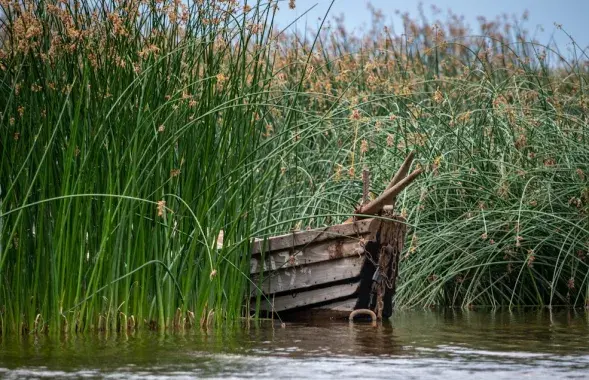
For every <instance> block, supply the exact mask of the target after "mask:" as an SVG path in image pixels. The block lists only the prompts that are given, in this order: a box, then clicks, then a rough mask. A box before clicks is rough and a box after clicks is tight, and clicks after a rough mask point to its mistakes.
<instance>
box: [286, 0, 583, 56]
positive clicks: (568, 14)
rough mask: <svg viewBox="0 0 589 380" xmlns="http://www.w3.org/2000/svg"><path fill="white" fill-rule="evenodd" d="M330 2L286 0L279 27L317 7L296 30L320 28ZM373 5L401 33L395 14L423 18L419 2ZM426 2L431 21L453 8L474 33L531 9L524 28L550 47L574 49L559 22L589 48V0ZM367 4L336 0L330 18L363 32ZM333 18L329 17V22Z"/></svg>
mask: <svg viewBox="0 0 589 380" xmlns="http://www.w3.org/2000/svg"><path fill="white" fill-rule="evenodd" d="M330 3H331V1H330V0H296V8H295V9H294V10H292V9H289V7H288V0H284V1H281V2H280V10H279V12H278V16H277V18H276V21H277V23H278V25H280V26H286V25H287V24H288V23H290V22H292V21H293V20H295V19H296V18H297V17H298V16H300V15H302V14H303V13H304V12H305V11H306V10H308V9H309V8H311V7H313V6H314V5H316V6H315V8H314V9H312V10H311V11H310V12H309V14H307V15H306V16H304V17H303V18H301V20H299V21H298V22H297V25H296V27H297V28H299V29H303V28H304V27H305V23H307V24H308V25H311V26H317V25H318V23H319V21H318V19H319V18H321V17H323V16H324V15H325V12H326V11H327V9H328V7H329V4H330ZM370 3H371V4H373V5H374V6H375V7H376V8H378V9H381V10H382V11H383V13H384V15H385V19H386V24H387V25H389V24H391V23H393V24H394V26H395V32H397V33H400V32H401V29H400V28H401V26H402V24H401V22H400V19H399V18H398V16H396V15H395V10H397V9H398V10H400V11H401V12H409V14H410V15H411V16H412V17H414V18H417V17H418V16H419V13H418V4H419V2H418V1H400V0H397V1H392V0H372V1H371V2H370ZM422 3H423V8H424V10H425V11H426V14H427V15H428V16H430V20H432V19H433V17H431V16H432V13H431V11H430V9H431V5H436V6H437V7H438V8H441V9H442V10H444V11H445V10H447V9H451V10H452V11H453V12H454V13H456V14H459V15H463V16H464V17H465V21H466V22H467V23H468V24H470V26H471V29H472V30H473V32H474V33H476V32H478V30H477V29H476V28H475V27H476V26H477V25H478V24H477V22H476V18H477V16H485V17H486V18H487V19H489V20H493V19H494V18H495V17H496V16H498V15H501V14H503V13H507V14H509V15H512V14H514V15H517V16H518V18H519V17H521V15H522V14H523V13H524V11H525V10H528V11H529V19H528V21H527V22H526V23H525V24H524V26H525V27H526V29H528V30H529V32H530V34H531V35H532V36H533V37H536V38H537V39H538V40H539V42H541V43H543V44H546V43H548V42H549V41H550V40H551V38H553V39H554V41H556V43H557V44H558V46H559V48H560V49H561V51H567V50H569V49H570V48H571V42H570V39H569V38H568V37H567V36H566V35H565V34H564V33H563V32H562V31H560V30H558V29H557V28H556V27H555V26H554V23H555V22H556V23H558V24H562V27H563V29H565V30H566V31H567V32H568V33H569V34H570V35H571V36H572V37H573V38H574V39H575V41H576V42H577V44H579V45H580V46H581V47H583V48H586V49H587V48H588V47H589V26H588V23H589V0H557V1H548V0H535V1H534V0H491V1H481V0H470V1H469V0H433V1H430V0H423V1H422ZM366 4H367V1H366V0H335V3H334V5H333V7H332V9H331V11H330V15H331V16H339V15H343V16H344V20H345V24H346V26H347V27H348V28H349V29H356V30H358V31H360V30H361V28H362V27H363V26H364V27H366V26H369V25H370V12H369V11H368V10H367V8H366ZM330 18H331V17H330V16H328V19H330ZM586 52H587V54H589V50H587V51H586Z"/></svg>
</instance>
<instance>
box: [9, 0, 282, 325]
mask: <svg viewBox="0 0 589 380" xmlns="http://www.w3.org/2000/svg"><path fill="white" fill-rule="evenodd" d="M0 12H1V14H2V28H1V29H0V35H1V36H2V50H1V52H0V54H1V55H0V59H1V61H0V62H1V71H0V78H1V88H0V92H1V94H2V95H1V96H0V108H1V112H2V116H1V119H0V122H1V125H2V134H1V135H2V136H1V146H2V153H1V155H2V161H1V167H0V173H1V176H0V178H1V190H0V192H1V195H0V197H1V198H0V199H1V219H0V232H1V233H0V237H1V240H0V305H1V306H0V308H1V309H0V310H1V311H0V323H1V328H2V331H7V330H11V331H15V330H16V331H19V330H20V331H31V330H35V331H42V330H44V329H49V330H52V331H60V330H68V331H80V330H88V329H103V330H112V329H115V328H116V329H123V330H124V329H126V328H134V327H136V326H139V325H141V326H144V324H147V325H148V326H150V327H152V328H155V327H163V326H175V327H183V326H185V325H192V324H195V323H196V324H199V323H201V324H202V323H207V322H211V321H213V320H214V319H218V320H225V319H229V320H231V319H235V318H237V317H239V316H241V315H242V314H243V311H242V304H243V291H244V289H245V283H246V281H247V276H244V275H243V273H244V272H245V273H247V272H248V271H247V268H249V263H248V261H247V251H248V246H249V243H248V239H249V237H250V236H251V234H252V231H251V229H252V221H253V216H254V213H252V212H251V210H253V209H254V206H255V204H256V202H257V200H258V197H259V193H260V184H261V183H260V178H259V177H261V174H260V170H259V167H258V166H259V162H258V157H260V156H261V155H262V154H265V153H267V152H265V150H264V149H265V148H264V147H263V146H260V142H261V134H262V133H263V132H264V131H265V124H264V123H263V120H262V115H263V113H264V112H265V111H264V107H265V106H264V104H265V103H266V102H267V98H268V91H267V88H268V83H269V78H270V77H271V75H272V65H271V58H272V54H273V53H272V50H271V49H270V48H269V45H268V37H269V34H268V31H269V30H271V25H272V18H273V12H274V9H273V8H272V7H271V6H269V5H266V6H263V5H259V6H257V7H254V8H249V9H248V8H243V7H239V8H238V7H237V5H236V4H235V2H216V1H211V2H200V1H199V2H189V3H185V2H180V1H172V2H169V1H166V2H162V1H135V0H129V1H97V2H92V1H81V2H78V1H76V2H67V1H44V2H38V1H15V2H12V1H2V3H1V11H0ZM266 169H268V170H270V166H268V167H266ZM270 182H271V181H270ZM256 216H258V217H260V216H259V215H256ZM221 231H223V232H224V234H223V232H221ZM220 234H223V236H222V238H223V240H224V243H225V244H224V245H223V247H224V248H223V249H220V250H218V249H217V239H218V238H219V236H220Z"/></svg>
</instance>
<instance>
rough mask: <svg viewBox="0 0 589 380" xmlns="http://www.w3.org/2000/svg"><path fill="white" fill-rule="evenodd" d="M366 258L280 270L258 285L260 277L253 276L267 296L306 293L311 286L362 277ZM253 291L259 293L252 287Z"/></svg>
mask: <svg viewBox="0 0 589 380" xmlns="http://www.w3.org/2000/svg"><path fill="white" fill-rule="evenodd" d="M363 262H364V257H359V256H355V257H354V256H351V257H344V258H341V259H334V260H328V261H322V262H319V263H316V264H311V265H305V266H299V267H294V268H288V269H280V270H276V271H274V272H272V273H271V274H269V275H268V276H263V281H262V284H258V282H259V275H253V276H252V281H253V283H254V284H256V285H257V286H258V287H259V288H260V289H261V291H262V292H264V293H265V294H273V293H280V292H292V291H295V290H298V291H304V290H305V288H309V287H311V286H316V285H323V284H328V283H330V282H335V281H341V280H346V279H353V278H356V277H358V276H359V275H360V270H361V268H362V263H363ZM252 291H254V292H256V291H259V290H258V289H257V288H254V287H253V286H252Z"/></svg>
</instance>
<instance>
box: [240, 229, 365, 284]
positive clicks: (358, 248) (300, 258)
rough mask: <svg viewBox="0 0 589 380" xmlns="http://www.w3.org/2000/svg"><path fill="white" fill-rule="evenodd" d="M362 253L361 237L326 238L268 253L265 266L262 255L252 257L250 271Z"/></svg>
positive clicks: (256, 271) (280, 267)
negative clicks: (317, 241) (294, 247)
mask: <svg viewBox="0 0 589 380" xmlns="http://www.w3.org/2000/svg"><path fill="white" fill-rule="evenodd" d="M364 236H366V234H365V235H364ZM362 254H364V248H363V246H362V245H361V244H360V239H358V238H356V237H351V236H350V237H347V238H339V239H336V240H325V241H322V242H319V243H312V244H309V245H303V246H299V247H298V248H296V249H294V250H292V249H285V250H279V251H273V252H270V253H267V254H266V255H265V256H266V257H265V258H264V261H263V267H262V258H261V257H260V256H255V257H252V259H251V261H250V273H251V274H255V273H259V272H260V271H263V272H264V271H271V270H277V269H286V268H291V267H295V266H299V265H309V264H314V263H317V262H320V261H326V260H333V259H337V258H343V257H349V256H360V255H362Z"/></svg>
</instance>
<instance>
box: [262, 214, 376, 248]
mask: <svg viewBox="0 0 589 380" xmlns="http://www.w3.org/2000/svg"><path fill="white" fill-rule="evenodd" d="M373 220H374V219H372V218H370V219H364V220H360V221H357V222H354V223H348V224H338V225H335V226H329V227H323V228H316V229H314V230H310V231H297V232H293V233H290V234H285V235H280V236H274V237H271V238H269V239H266V240H265V241H264V240H256V241H255V242H254V244H253V246H252V256H256V255H259V254H260V252H261V251H262V250H264V252H271V251H276V250H282V249H286V248H294V247H297V246H299V245H303V244H309V243H311V242H313V243H317V242H320V241H324V240H327V239H334V238H337V237H341V236H355V235H363V234H366V233H368V231H369V230H370V223H371V222H372V221H373Z"/></svg>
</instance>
